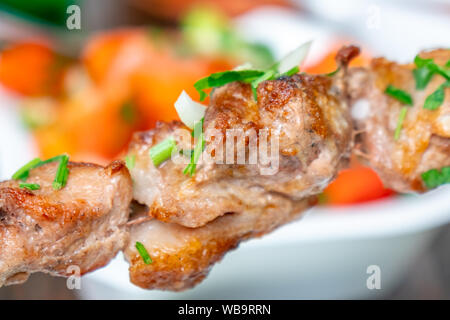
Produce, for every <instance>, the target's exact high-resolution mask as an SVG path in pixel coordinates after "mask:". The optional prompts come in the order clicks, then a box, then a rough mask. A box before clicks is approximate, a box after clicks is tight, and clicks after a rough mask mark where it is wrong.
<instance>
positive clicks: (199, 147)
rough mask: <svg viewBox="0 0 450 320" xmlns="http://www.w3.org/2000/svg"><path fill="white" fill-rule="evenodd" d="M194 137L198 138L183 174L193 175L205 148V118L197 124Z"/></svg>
mask: <svg viewBox="0 0 450 320" xmlns="http://www.w3.org/2000/svg"><path fill="white" fill-rule="evenodd" d="M194 137H195V138H197V143H196V144H195V147H194V150H193V152H192V153H191V162H190V163H189V164H188V165H187V166H186V168H184V170H183V174H188V175H190V176H191V177H192V175H194V173H195V170H196V168H197V163H198V160H199V159H200V156H201V154H202V152H203V150H204V149H205V136H204V133H203V119H202V120H201V121H199V122H197V123H196V124H195V127H194Z"/></svg>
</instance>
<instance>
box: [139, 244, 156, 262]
mask: <svg viewBox="0 0 450 320" xmlns="http://www.w3.org/2000/svg"><path fill="white" fill-rule="evenodd" d="M135 246H136V250H137V251H138V252H139V254H140V255H141V257H142V260H144V263H145V264H151V263H153V260H152V258H151V257H150V255H149V254H148V251H147V249H145V247H144V245H143V244H142V243H140V242H139V241H136V244H135Z"/></svg>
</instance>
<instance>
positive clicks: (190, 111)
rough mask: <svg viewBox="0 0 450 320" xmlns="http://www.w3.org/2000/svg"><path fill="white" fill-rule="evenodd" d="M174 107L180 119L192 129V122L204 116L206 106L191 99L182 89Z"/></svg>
mask: <svg viewBox="0 0 450 320" xmlns="http://www.w3.org/2000/svg"><path fill="white" fill-rule="evenodd" d="M175 109H176V110H177V113H178V115H179V116H180V119H181V121H182V122H183V123H184V124H185V125H186V126H187V127H189V128H190V129H194V124H195V123H197V122H198V121H200V120H201V119H202V118H203V117H204V116H205V110H206V107H205V106H204V105H202V104H201V103H198V102H195V101H194V100H192V99H191V97H189V95H188V94H187V93H186V92H185V91H184V90H183V91H182V92H181V94H180V96H179V97H178V99H177V101H176V102H175Z"/></svg>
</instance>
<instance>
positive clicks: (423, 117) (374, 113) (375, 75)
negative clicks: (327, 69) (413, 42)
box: [348, 49, 450, 193]
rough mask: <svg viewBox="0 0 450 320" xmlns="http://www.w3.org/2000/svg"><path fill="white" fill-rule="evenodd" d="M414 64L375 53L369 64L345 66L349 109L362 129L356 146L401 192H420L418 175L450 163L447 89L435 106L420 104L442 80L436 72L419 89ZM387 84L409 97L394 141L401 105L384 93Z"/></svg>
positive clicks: (448, 54) (440, 57)
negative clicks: (433, 107)
mask: <svg viewBox="0 0 450 320" xmlns="http://www.w3.org/2000/svg"><path fill="white" fill-rule="evenodd" d="M420 56H421V57H422V58H424V59H430V58H431V59H434V62H435V63H436V64H438V65H441V66H442V65H445V64H446V63H447V61H449V60H450V50H443V49H441V50H433V51H429V52H422V53H421V54H420ZM414 68H415V66H414V64H406V65H401V64H397V63H395V62H391V61H388V60H386V59H384V58H378V59H374V60H373V61H372V63H371V66H370V68H368V69H364V68H355V69H350V70H349V76H348V92H349V93H350V94H351V98H352V106H353V109H354V110H353V111H354V112H353V114H355V115H356V117H357V119H356V126H357V129H358V130H359V131H360V132H361V134H360V135H359V137H358V139H359V143H360V146H359V148H357V149H356V150H357V152H358V154H360V155H361V154H362V156H363V158H364V159H365V160H366V161H367V162H368V163H369V164H370V165H371V166H372V167H373V168H374V169H375V170H376V171H377V173H378V174H379V175H380V177H381V179H382V180H383V182H384V184H385V185H386V186H387V187H389V188H392V189H394V190H396V191H398V192H402V193H408V192H421V191H424V190H425V186H424V184H423V181H422V179H421V174H422V173H424V172H426V171H428V170H430V169H440V168H442V167H444V166H449V165H450V89H449V88H446V89H445V90H446V92H445V100H444V103H443V104H442V105H441V106H440V107H439V108H437V109H436V110H427V109H424V108H423V106H424V101H425V99H426V98H427V97H428V96H429V95H430V94H431V93H432V92H434V91H435V90H436V89H437V88H438V87H439V86H440V85H441V84H442V83H443V82H444V81H445V79H444V78H443V77H441V76H439V75H435V76H434V77H433V78H432V80H431V81H430V83H429V84H428V85H427V86H426V88H425V89H424V90H418V89H416V83H415V79H414V76H413V72H412V70H413V69H414ZM388 85H393V86H395V87H397V88H401V89H402V90H404V91H406V92H408V93H410V94H411V97H412V99H413V102H414V103H413V106H411V107H408V110H407V113H406V118H405V120H404V122H403V125H402V130H401V132H400V136H399V139H398V140H395V139H394V131H395V129H396V127H397V122H398V118H399V114H400V110H401V108H402V104H401V103H400V102H399V101H397V100H395V99H393V98H392V97H389V96H388V95H386V94H385V93H384V91H385V89H386V87H387V86H388ZM364 109H365V111H364Z"/></svg>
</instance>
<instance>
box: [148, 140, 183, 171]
mask: <svg viewBox="0 0 450 320" xmlns="http://www.w3.org/2000/svg"><path fill="white" fill-rule="evenodd" d="M176 147H177V144H176V142H175V139H174V138H172V137H169V138H167V139H165V140H164V141H162V142H160V143H158V144H157V145H156V146H153V147H152V148H151V149H150V157H151V158H152V161H153V164H154V165H155V167H158V166H159V165H160V164H161V163H163V162H164V161H166V160H167V159H169V158H170V157H171V156H172V152H173V150H174V149H175V148H176Z"/></svg>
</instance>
